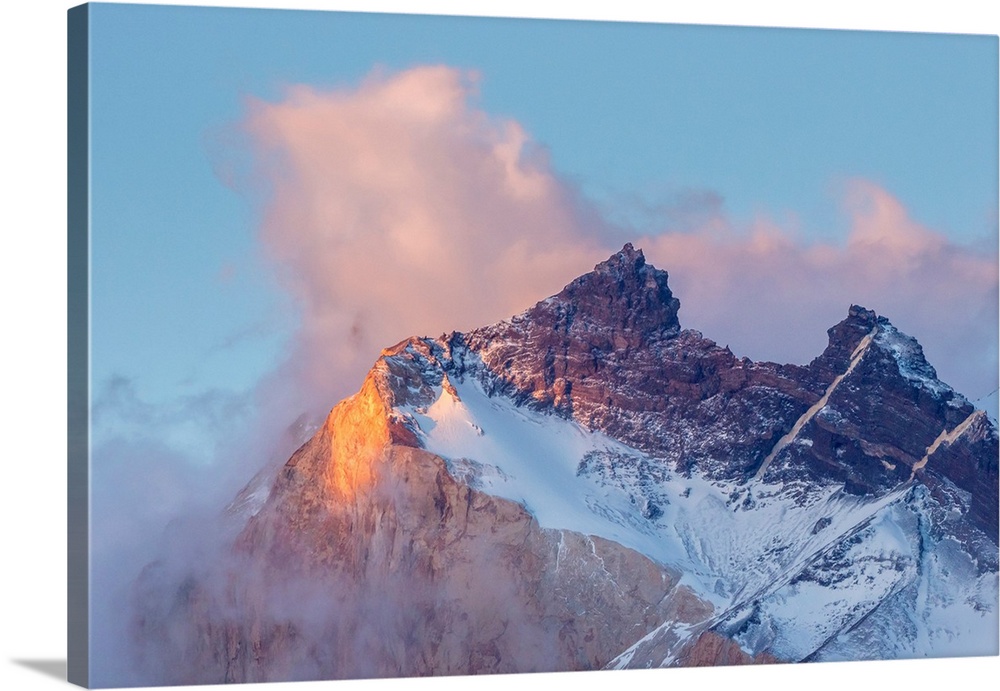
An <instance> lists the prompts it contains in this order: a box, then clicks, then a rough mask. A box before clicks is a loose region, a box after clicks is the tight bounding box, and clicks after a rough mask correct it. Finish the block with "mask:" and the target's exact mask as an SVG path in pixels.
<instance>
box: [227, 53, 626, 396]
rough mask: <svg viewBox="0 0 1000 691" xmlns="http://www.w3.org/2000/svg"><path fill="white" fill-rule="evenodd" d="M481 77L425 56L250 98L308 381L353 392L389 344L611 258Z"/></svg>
mask: <svg viewBox="0 0 1000 691" xmlns="http://www.w3.org/2000/svg"><path fill="white" fill-rule="evenodd" d="M476 83H477V77H476V75H475V74H472V73H469V72H462V71H458V70H454V69H451V68H448V67H420V68H416V69H412V70H409V71H407V72H403V73H400V74H394V75H387V74H382V73H380V72H376V73H374V74H373V75H371V76H370V77H369V78H368V79H367V80H366V81H365V82H364V83H363V84H362V85H361V86H360V87H358V88H356V89H349V90H346V89H345V90H336V91H329V92H320V91H317V90H315V89H312V88H310V87H306V86H298V87H294V88H292V89H290V90H289V91H288V93H287V97H286V98H285V99H284V100H283V101H281V102H280V103H266V102H262V101H253V102H251V103H250V104H249V112H248V116H247V120H246V123H245V127H246V131H247V132H248V133H249V134H250V136H251V137H252V139H253V141H254V143H255V145H256V152H257V158H256V160H257V166H258V168H257V174H258V175H259V176H262V177H263V178H264V179H265V180H266V181H267V184H268V186H269V187H270V189H271V193H272V197H271V199H270V202H269V204H268V206H267V208H266V211H265V214H264V221H263V224H262V227H261V229H260V234H261V240H262V241H263V244H264V247H265V248H266V252H267V254H268V256H269V257H270V258H271V259H272V260H274V261H275V262H277V263H278V265H279V266H280V267H281V268H282V277H283V280H284V283H285V285H286V286H287V287H288V288H289V289H290V290H291V291H293V293H294V294H295V295H296V297H297V298H298V300H299V303H300V305H301V308H302V311H303V313H302V327H301V332H300V334H299V340H298V349H297V351H296V352H295V353H294V354H293V356H292V362H293V363H295V365H294V367H295V369H296V372H295V376H296V377H297V378H298V379H299V380H300V381H302V382H307V388H309V389H311V390H316V391H323V392H325V393H326V395H330V394H333V393H337V394H339V395H344V394H347V393H351V392H353V391H354V390H357V388H358V387H359V386H360V383H361V377H362V376H363V374H364V372H365V371H367V370H368V368H369V367H370V366H371V364H372V363H373V361H374V359H375V358H376V357H377V356H378V353H379V350H380V349H381V348H383V347H386V346H389V345H392V344H394V343H396V342H398V341H400V340H402V339H403V338H406V337H407V336H411V335H438V334H440V333H443V332H446V331H452V330H462V329H469V328H473V327H475V326H479V325H482V324H485V323H490V322H493V321H497V320H500V319H503V318H505V317H508V316H510V315H511V314H514V313H516V312H518V311H520V310H522V309H523V308H525V307H526V306H528V305H531V304H533V303H534V302H535V301H537V300H538V299H539V298H540V297H544V296H546V295H550V294H552V293H555V292H558V291H559V290H560V289H561V288H562V286H563V285H564V284H565V283H567V282H568V281H570V280H571V279H572V278H574V277H575V276H576V275H578V274H580V273H583V272H584V271H586V270H588V269H589V268H590V267H592V266H593V265H594V264H595V263H596V262H598V261H600V260H601V259H603V258H605V256H606V254H607V248H606V247H604V246H603V243H602V242H601V240H600V234H599V231H600V226H599V224H598V223H597V222H596V221H595V219H594V218H593V217H588V215H587V214H586V213H585V211H584V207H583V204H582V203H581V202H580V200H579V199H578V197H577V195H576V194H575V192H574V190H573V189H572V188H571V187H570V186H569V185H567V184H566V183H565V182H563V181H562V180H560V179H559V178H558V177H557V176H556V175H555V174H554V173H553V171H552V170H551V168H550V166H549V165H548V162H547V160H546V156H545V152H544V150H543V149H541V148H540V147H539V146H537V145H536V144H535V143H534V142H532V141H531V140H530V138H529V137H528V135H527V134H526V132H525V131H524V129H523V128H522V127H521V126H520V125H519V124H517V123H516V122H514V121H511V120H505V119H499V118H495V117H492V116H490V115H488V114H487V113H485V112H483V111H482V110H480V109H478V108H476V107H475V106H474V105H473V101H474V97H475V93H476ZM334 402H335V400H330V401H328V403H329V404H330V405H332V404H333V403H334Z"/></svg>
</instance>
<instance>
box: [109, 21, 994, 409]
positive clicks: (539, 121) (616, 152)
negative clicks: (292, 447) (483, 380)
mask: <svg viewBox="0 0 1000 691" xmlns="http://www.w3.org/2000/svg"><path fill="white" fill-rule="evenodd" d="M92 11H93V15H92V46H93V53H92V61H91V69H92V95H93V108H92V113H93V134H92V136H93V144H94V157H93V165H92V171H93V177H92V182H93V203H94V206H93V223H94V240H93V265H94V284H93V290H94V292H93V307H94V314H93V316H94V330H93V334H94V336H93V340H94V360H93V363H94V382H95V385H96V386H97V388H98V390H100V388H101V386H102V384H103V383H105V382H108V381H111V380H112V378H114V377H116V376H123V377H126V378H128V379H130V380H132V381H133V382H134V384H135V386H136V387H137V388H138V390H139V391H140V392H141V395H142V396H143V397H144V398H145V399H148V400H150V401H152V402H161V403H162V402H167V401H171V400H175V399H176V398H177V397H178V396H183V395H191V394H193V393H196V392H198V391H200V390H205V389H210V388H215V387H220V388H225V389H230V390H242V389H246V388H248V387H252V386H253V385H254V383H255V382H256V381H257V380H258V379H259V378H260V377H261V376H262V375H263V374H264V373H266V372H267V371H269V370H270V369H273V368H274V367H275V366H276V365H277V364H278V363H279V362H280V360H281V358H282V356H283V348H284V347H285V345H286V344H287V339H288V338H289V334H290V333H291V332H292V331H293V330H294V328H295V323H296V319H297V317H296V305H295V304H294V303H293V301H291V300H290V298H289V297H288V295H287V294H286V293H285V292H283V291H282V290H280V289H279V288H278V287H276V285H275V282H274V280H273V273H272V270H271V269H272V267H270V266H269V265H268V263H267V261H266V260H264V259H262V257H261V251H260V247H259V243H258V239H257V235H256V230H255V228H256V225H257V224H258V222H259V220H260V214H261V213H262V209H263V207H264V206H265V199H264V197H263V196H257V197H255V196H254V195H253V194H251V193H248V191H247V189H246V188H245V187H244V188H240V189H236V190H234V189H233V187H231V186H227V185H226V184H224V182H223V181H222V179H220V175H219V171H220V170H221V169H224V168H226V167H227V166H232V165H237V166H238V165H239V164H240V159H241V156H243V155H244V154H245V148H246V147H245V146H244V144H243V143H241V142H240V141H239V140H238V138H234V135H233V129H232V127H233V126H234V124H235V123H238V122H240V120H241V119H242V118H243V117H244V116H245V112H246V111H245V99H246V98H247V97H257V98H261V99H264V100H267V101H277V100H280V99H281V98H283V94H284V90H285V88H286V87H287V86H288V85H291V84H309V85H313V86H315V87H317V88H319V89H336V88H341V89H350V88H354V87H356V86H357V84H359V83H360V82H361V81H362V80H363V79H364V78H365V76H366V75H368V74H369V73H370V72H371V71H372V69H373V67H375V66H380V67H381V68H383V69H384V70H386V71H387V72H390V73H392V72H397V71H401V70H405V69H407V68H411V67H414V66H417V65H422V64H447V65H452V66H455V67H459V68H463V69H472V70H475V71H477V72H478V73H479V75H480V82H479V88H478V93H477V95H476V96H475V97H474V99H475V103H476V105H477V107H479V108H481V109H482V110H483V111H485V112H487V113H490V114H493V115H496V116H498V117H506V118H511V119H514V120H516V121H517V122H519V123H521V125H522V126H523V127H524V128H525V130H526V131H527V132H528V133H529V135H530V136H531V137H532V138H533V140H534V141H535V142H536V143H537V144H538V145H540V146H542V147H544V149H545V151H546V152H547V154H548V156H549V157H550V162H551V167H552V169H553V170H554V171H555V173H557V174H558V175H559V176H560V177H561V178H562V179H563V180H565V181H566V183H567V184H568V185H571V186H574V187H575V188H577V189H578V190H579V191H580V192H581V193H582V195H583V196H584V197H585V198H587V199H588V200H590V202H592V203H593V204H594V205H596V207H597V209H598V210H599V211H600V212H601V213H602V214H603V215H605V216H606V217H607V218H609V219H611V221H613V222H614V223H613V224H617V225H616V227H617V228H618V230H620V231H621V233H622V235H623V236H627V235H629V234H630V233H631V234H635V233H651V232H659V231H660V230H662V227H663V224H664V223H665V222H666V221H665V220H664V218H665V217H664V216H663V213H664V211H663V210H664V208H666V209H668V210H670V209H674V208H675V207H676V206H677V203H678V199H688V200H691V199H694V200H695V204H696V206H697V205H698V204H702V203H705V202H704V200H706V199H708V200H712V203H713V204H716V205H719V206H721V208H722V209H724V211H725V213H726V214H727V216H728V217H729V218H731V219H733V220H734V222H736V223H738V222H739V221H740V220H745V221H748V222H749V220H750V219H752V218H754V217H755V216H756V215H759V214H766V215H768V216H771V217H775V218H782V219H793V221H792V223H791V225H794V227H795V231H796V232H797V233H799V234H800V238H803V239H805V241H807V242H808V241H810V240H813V239H815V240H817V241H819V240H823V241H829V242H834V243H836V242H838V241H840V239H841V238H842V236H843V235H844V234H845V232H846V224H847V221H846V220H845V218H844V217H843V214H842V213H841V212H840V198H839V190H840V187H841V186H842V185H843V183H844V181H845V180H848V179H851V178H854V177H862V178H865V179H867V180H871V181H874V182H875V183H877V184H878V185H880V186H881V187H883V188H884V189H886V190H887V191H889V192H890V193H891V194H893V195H895V196H896V197H897V198H898V199H899V200H901V201H902V203H903V204H904V205H905V206H906V208H907V209H908V210H909V212H910V214H911V216H912V217H913V218H914V219H916V220H918V221H919V222H920V223H922V224H924V225H926V226H928V227H931V228H933V229H934V230H935V231H938V232H940V233H942V234H945V235H947V236H948V237H949V238H951V239H952V240H953V241H954V242H955V243H958V244H963V245H965V244H972V243H980V244H982V243H986V244H987V245H988V246H991V247H995V245H996V227H997V226H996V223H997V221H996V205H997V177H996V165H997V162H996V158H997V153H996V152H997V121H996V102H997V62H996V55H997V41H996V38H995V37H976V36H956V35H930V34H892V33H882V32H847V31H816V30H783V29H745V28H726V27H697V26H668V25H653V24H636V23H602V22H581V21H571V22H563V21H545V20H541V21H533V20H518V19H500V20H484V19H478V18H455V17H452V18H444V17H418V16H404V15H378V14H370V15H366V14H351V13H324V12H308V11H306V12H283V11H268V10H229V9H206V8H185V7H155V6H152V7H151V6H136V5H131V6H130V5H121V6H119V5H101V4H98V5H95V6H93V8H92ZM247 155H249V154H247ZM698 200H702V201H698ZM623 225H624V226H625V228H624V229H622V226H623ZM625 239H628V238H627V237H625ZM586 268H587V267H581V269H582V270H586ZM667 268H668V269H669V267H667ZM539 297H541V296H539ZM682 299H683V296H682ZM710 335H711V334H710Z"/></svg>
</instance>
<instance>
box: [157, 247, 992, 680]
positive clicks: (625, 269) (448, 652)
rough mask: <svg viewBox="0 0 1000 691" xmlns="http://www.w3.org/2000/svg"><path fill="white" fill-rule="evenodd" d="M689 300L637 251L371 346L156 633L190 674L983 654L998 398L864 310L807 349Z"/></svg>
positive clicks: (238, 513) (234, 510) (243, 498)
mask: <svg viewBox="0 0 1000 691" xmlns="http://www.w3.org/2000/svg"><path fill="white" fill-rule="evenodd" d="M679 307H680V303H679V301H678V300H677V298H675V297H674V296H673V294H672V292H671V291H670V289H669V287H668V286H667V274H666V272H664V271H661V270H659V269H656V268H654V267H651V266H649V265H647V264H646V263H645V259H644V257H643V255H642V253H641V251H637V250H635V249H633V248H632V247H631V246H630V245H626V246H625V247H624V248H623V249H622V251H621V252H619V253H617V254H616V255H614V256H612V257H611V258H610V259H608V260H607V261H606V262H602V263H601V264H599V265H598V266H596V267H595V268H594V271H592V272H590V273H588V274H585V275H583V276H581V277H579V278H578V279H576V280H574V281H573V282H571V283H570V284H569V285H567V286H566V288H565V289H564V290H563V291H562V292H561V293H559V294H558V295H555V296H552V297H550V298H547V299H545V300H542V301H541V302H539V303H538V304H536V305H535V306H534V307H532V308H530V309H528V310H526V311H525V312H523V313H521V314H519V315H517V316H515V317H512V318H511V319H508V320H504V321H503V322H500V323H497V324H493V325H491V326H485V327H482V328H480V329H476V330H474V331H472V332H469V333H466V334H462V333H452V334H448V335H443V336H441V337H440V338H436V339H429V338H409V339H406V340H405V341H403V342H401V343H399V344H397V345H396V346H393V347H391V348H388V349H386V350H384V351H383V352H382V355H381V357H379V358H378V360H377V361H376V363H375V364H374V366H373V367H372V370H371V371H370V373H369V374H368V377H367V378H366V380H365V382H364V384H363V386H362V388H361V390H360V391H359V392H358V394H356V395H355V396H352V397H350V398H348V399H345V400H344V401H342V402H340V403H339V404H338V405H337V406H335V407H334V408H333V410H332V411H331V413H330V415H329V416H328V418H327V420H326V422H325V423H324V424H323V425H322V426H321V427H320V428H319V429H318V430H317V431H316V433H315V435H314V436H313V437H312V438H311V439H310V440H309V441H307V442H306V443H305V444H303V445H302V446H301V448H299V450H298V451H296V452H295V454H293V455H292V456H291V458H289V459H288V461H287V462H286V463H285V464H284V466H283V467H281V468H279V469H277V470H276V471H274V472H273V473H272V474H270V475H261V476H259V477H257V478H255V479H254V480H253V481H252V482H251V483H250V484H249V485H248V486H247V488H246V489H245V490H244V492H242V493H241V494H240V495H239V496H238V497H237V499H236V501H235V502H234V503H233V505H232V506H231V507H230V516H231V518H232V520H234V521H242V522H244V524H245V525H244V527H243V528H242V530H240V531H239V532H240V534H239V537H238V539H237V540H236V544H235V545H234V550H233V551H234V556H235V559H236V561H237V563H238V564H239V565H240V566H239V567H238V568H237V569H235V570H231V571H228V572H226V573H224V574H223V575H222V576H218V575H217V576H216V577H212V578H208V579H206V578H205V577H204V576H203V575H199V574H195V575H188V578H187V580H185V581H184V583H185V585H184V587H183V589H182V590H184V592H189V593H194V594H193V595H191V596H189V597H188V598H187V600H186V601H185V603H184V604H183V606H177V607H174V608H173V609H171V608H167V609H169V613H164V612H161V611H152V612H150V611H149V609H148V608H147V610H146V611H145V612H144V613H143V616H142V618H141V623H142V626H143V627H145V628H144V631H146V632H147V633H148V634H149V637H150V640H151V641H153V643H152V644H151V645H150V647H152V648H155V649H158V648H157V646H160V647H162V646H167V647H168V648H169V646H171V645H175V644H176V643H177V641H180V642H181V643H182V644H183V646H186V647H184V648H183V649H182V653H183V654H184V655H186V656H189V657H190V658H191V659H193V660H197V661H198V664H197V665H194V666H193V667H192V674H193V675H194V676H193V677H192V678H193V679H198V680H202V681H211V680H214V679H219V678H223V679H225V680H243V681H246V680H268V679H276V678H282V677H281V675H282V674H286V673H288V674H291V673H293V672H294V673H295V674H298V675H299V676H300V677H303V678H306V677H308V678H330V677H344V676H358V675H360V676H366V675H367V676H371V675H383V676H385V675H388V676H394V675H414V674H437V673H442V674H443V673H465V674H467V673H482V672H510V671H528V670H543V669H590V668H594V667H602V666H611V667H618V668H623V667H650V666H672V665H695V664H736V663H748V662H770V661H775V660H778V661H811V660H845V659H869V658H880V659H881V658H901V657H919V656H940V655H972V654H976V655H978V654H996V653H997V652H998V641H997V624H998V602H997V598H998V583H997V573H998V549H997V542H998V536H997V533H998V515H997V505H998V492H1000V490H998V455H1000V452H998V437H997V429H996V427H995V425H994V424H993V423H992V422H991V421H990V420H989V419H988V418H987V416H986V415H985V414H984V413H983V412H982V411H980V410H976V409H975V408H974V407H973V405H972V404H971V403H970V402H969V401H968V400H966V399H965V398H964V397H963V396H961V395H960V394H959V393H958V392H956V391H954V390H953V389H952V388H951V387H949V386H948V385H947V384H945V383H944V382H941V381H940V380H939V379H938V378H937V374H936V372H935V370H934V368H933V367H932V366H931V365H930V364H929V363H928V362H927V361H926V360H925V358H924V355H923V352H922V349H921V348H920V345H919V344H918V343H917V342H916V341H915V340H914V339H912V338H911V337H909V336H907V335H905V334H903V333H901V332H900V331H898V329H896V328H895V327H894V326H893V325H892V324H891V323H890V322H889V321H888V319H886V318H884V317H881V316H878V315H877V314H876V313H875V312H873V311H871V310H867V309H865V308H863V307H860V306H857V305H854V306H851V307H850V308H849V310H848V314H847V317H846V318H845V319H844V320H843V321H842V322H840V323H839V324H836V325H834V326H833V327H832V328H830V329H829V331H828V335H829V344H828V346H827V347H826V349H825V350H824V351H823V353H821V354H820V355H819V356H818V357H817V358H816V359H814V360H813V361H812V362H810V363H809V364H808V365H805V366H797V365H780V364H776V363H769V362H752V361H750V360H748V359H746V358H737V357H735V356H734V355H733V353H732V352H730V351H729V349H728V348H721V347H719V346H718V345H717V344H716V343H714V342H712V341H711V340H709V339H707V338H705V337H704V336H703V335H702V334H700V333H698V332H694V331H687V330H682V329H681V327H680V323H679V321H678V318H677V314H678V310H679ZM154 580H155V579H153V578H152V577H150V578H149V579H147V581H148V582H145V583H143V584H141V585H142V591H143V592H144V593H145V592H148V591H149V590H150V589H153V585H154V584H153V583H152V581H154ZM206 580H207V581H208V582H209V583H211V582H212V581H222V582H224V583H225V584H226V587H225V588H224V589H220V590H221V592H223V593H224V595H222V594H219V593H217V592H212V590H211V589H210V588H207V587H205V582H206ZM157 587H159V586H157ZM164 587H166V588H167V589H168V592H176V591H177V589H176V587H175V586H171V585H170V584H169V583H168V584H166V585H165V586H164ZM171 588H173V590H172V591H171V590H170V589H171ZM302 593H308V596H303V594H302ZM218 598H222V600H221V601H219V600H218ZM387 598H388V599H387ZM289 602H291V603H294V605H295V606H294V607H292V608H291V609H289V607H288V606H287V604H288V603H289ZM172 607H173V606H172ZM164 620H165V622H166V623H164ZM185 627H186V628H185ZM303 627H304V628H303ZM175 628H179V629H180V630H186V631H187V632H188V633H189V634H191V635H190V636H189V637H187V638H183V637H181V638H178V637H177V636H175V635H174V634H173V633H172V632H173V631H174V630H175ZM359 636H360V637H361V639H362V640H363V645H362V647H363V648H364V651H365V652H364V655H362V656H357V655H349V654H348V653H349V652H350V645H353V644H354V643H351V641H357V640H358V639H359ZM192 640H193V641H195V642H194V643H192V642H191V641H192ZM349 644H350V645H349ZM304 660H306V661H308V665H307V667H308V671H303V670H304V669H305V668H304V667H302V665H303V664H306V663H305V662H303V661H304ZM167 671H168V672H172V671H173V670H171V669H169V668H167ZM164 678H165V679H173V678H174V677H171V676H170V674H169V673H168V674H166V675H165V677H164Z"/></svg>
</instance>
